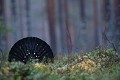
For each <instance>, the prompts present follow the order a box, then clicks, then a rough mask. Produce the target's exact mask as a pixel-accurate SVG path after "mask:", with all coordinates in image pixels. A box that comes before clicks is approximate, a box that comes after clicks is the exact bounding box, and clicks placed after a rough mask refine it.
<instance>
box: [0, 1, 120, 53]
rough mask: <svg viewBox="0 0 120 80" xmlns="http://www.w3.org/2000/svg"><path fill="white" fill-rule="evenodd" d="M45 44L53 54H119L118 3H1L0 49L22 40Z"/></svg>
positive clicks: (119, 4)
mask: <svg viewBox="0 0 120 80" xmlns="http://www.w3.org/2000/svg"><path fill="white" fill-rule="evenodd" d="M28 36H34V37H38V38H41V39H42V40H44V41H46V42H47V43H48V44H49V45H50V46H51V48H52V50H53V52H54V53H56V54H64V53H80V52H81V51H91V50H94V49H96V48H97V47H100V46H104V48H105V47H107V48H113V45H114V46H115V49H117V50H118V51H119V50H120V0H0V48H1V49H2V50H3V51H7V52H8V51H9V50H10V48H11V47H12V46H13V44H14V43H15V42H16V41H18V40H19V39H22V38H24V37H28Z"/></svg>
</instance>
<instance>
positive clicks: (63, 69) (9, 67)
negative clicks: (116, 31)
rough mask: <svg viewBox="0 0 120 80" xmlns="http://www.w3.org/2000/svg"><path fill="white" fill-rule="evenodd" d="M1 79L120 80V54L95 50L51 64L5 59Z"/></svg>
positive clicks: (60, 58)
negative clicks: (25, 62)
mask: <svg viewBox="0 0 120 80" xmlns="http://www.w3.org/2000/svg"><path fill="white" fill-rule="evenodd" d="M0 80H120V53H118V52H116V51H114V50H113V49H107V50H94V51H91V52H88V53H84V54H74V55H69V56H61V57H58V58H55V61H54V63H47V64H45V63H36V62H34V61H33V62H29V63H27V64H23V63H21V62H11V63H10V62H7V61H1V62H0Z"/></svg>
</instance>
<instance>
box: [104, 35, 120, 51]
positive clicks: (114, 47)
mask: <svg viewBox="0 0 120 80" xmlns="http://www.w3.org/2000/svg"><path fill="white" fill-rule="evenodd" d="M104 35H105V38H106V40H107V41H108V42H109V43H110V44H111V45H112V47H113V49H114V50H115V51H118V50H117V48H116V46H115V44H114V43H113V42H111V41H110V40H109V39H108V37H107V35H106V34H104Z"/></svg>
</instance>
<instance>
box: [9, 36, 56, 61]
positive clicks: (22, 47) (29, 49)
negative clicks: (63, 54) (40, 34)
mask: <svg viewBox="0 0 120 80" xmlns="http://www.w3.org/2000/svg"><path fill="white" fill-rule="evenodd" d="M43 58H45V61H46V62H48V60H50V61H51V62H53V61H54V54H53V52H52V49H51V48H50V46H49V45H48V44H47V43H46V42H45V41H43V40H41V39H39V38H37V37H26V38H23V39H21V40H19V41H17V42H16V43H15V44H14V45H13V47H12V48H11V50H10V52H9V56H8V61H10V62H11V61H21V62H23V63H26V62H28V61H30V60H31V59H38V61H40V62H41V61H42V60H43Z"/></svg>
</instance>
